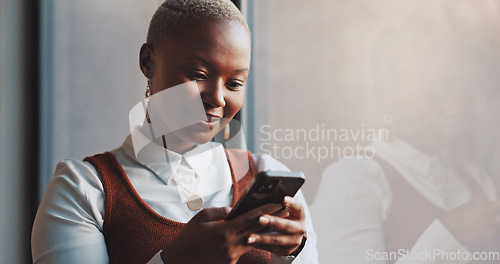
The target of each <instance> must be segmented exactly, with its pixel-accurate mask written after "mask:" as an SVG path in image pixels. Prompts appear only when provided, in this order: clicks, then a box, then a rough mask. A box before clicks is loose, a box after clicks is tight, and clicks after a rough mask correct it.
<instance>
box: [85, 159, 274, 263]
mask: <svg viewBox="0 0 500 264" xmlns="http://www.w3.org/2000/svg"><path fill="white" fill-rule="evenodd" d="M226 155H227V157H228V162H229V167H230V169H231V177H232V179H233V186H232V193H233V196H232V201H231V206H234V205H235V204H236V202H237V201H238V199H239V197H240V196H241V195H242V194H243V193H244V191H245V188H246V187H247V185H248V184H249V183H250V181H251V180H252V178H253V177H255V175H256V168H255V162H254V160H253V157H252V155H251V154H250V152H246V151H241V150H235V149H233V150H226ZM84 161H88V162H90V164H92V165H93V166H94V168H95V169H96V171H97V173H98V174H99V177H100V179H101V182H102V184H103V187H104V224H103V234H104V238H105V241H106V247H107V250H108V255H109V260H110V263H146V262H148V261H149V260H150V259H151V258H152V257H153V256H154V255H155V254H156V253H158V252H159V251H160V250H162V249H163V248H164V247H165V246H166V245H167V244H168V243H170V242H171V241H172V240H173V239H174V238H175V237H176V236H177V235H178V234H179V232H180V231H181V229H182V228H183V227H184V226H185V224H184V223H181V222H176V221H173V220H170V219H168V218H165V217H163V216H161V215H159V214H158V213H156V212H155V211H154V210H153V209H151V207H149V206H148V205H147V204H146V202H144V200H142V199H141V197H140V196H139V194H138V193H137V192H136V191H135V189H134V188H133V186H132V184H131V182H130V181H129V179H128V177H127V175H126V174H125V172H124V170H123V168H122V167H121V165H120V164H119V163H118V161H117V160H116V159H115V157H114V156H113V155H112V154H111V153H110V152H106V153H103V154H97V155H95V156H92V157H86V158H85V159H84ZM247 161H248V162H247ZM237 179H239V180H237ZM238 263H239V264H252V263H271V253H270V252H267V251H264V250H258V249H253V250H252V251H250V252H248V253H246V254H244V255H242V256H241V257H240V259H239V261H238Z"/></svg>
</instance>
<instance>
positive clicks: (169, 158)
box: [32, 0, 316, 263]
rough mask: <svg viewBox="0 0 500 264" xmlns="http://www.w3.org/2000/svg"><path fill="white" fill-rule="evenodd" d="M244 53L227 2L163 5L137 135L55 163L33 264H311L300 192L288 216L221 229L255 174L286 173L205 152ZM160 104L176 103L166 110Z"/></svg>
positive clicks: (252, 217) (240, 86)
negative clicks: (144, 110)
mask: <svg viewBox="0 0 500 264" xmlns="http://www.w3.org/2000/svg"><path fill="white" fill-rule="evenodd" d="M250 43H251V42H250V34H249V30H248V26H247V24H246V22H245V20H244V19H243V17H242V15H241V13H239V11H238V9H237V8H236V7H235V6H234V5H233V4H232V3H231V2H230V1H215V0H204V1H195V0H183V1H178V0H177V1H176V0H172V1H169V0H167V1H166V2H165V3H163V4H162V5H161V6H160V8H159V9H158V10H157V11H156V13H155V15H154V16H153V18H152V21H151V24H150V28H149V32H148V37H147V43H146V44H144V45H143V46H142V48H141V51H140V68H141V70H142V72H143V74H144V76H145V77H146V78H147V79H148V87H147V91H146V96H147V97H148V98H147V100H146V102H147V103H148V106H147V114H146V116H145V117H143V120H144V122H143V125H142V126H139V127H136V128H135V129H134V130H133V131H132V135H131V136H129V137H128V138H127V139H126V140H125V142H124V143H123V145H122V146H120V147H118V148H117V149H115V150H112V151H111V152H108V153H104V154H100V155H96V156H93V157H87V158H86V159H85V161H84V162H80V161H75V160H66V161H63V162H61V163H59V164H58V167H57V169H56V173H55V176H54V178H53V179H52V181H51V183H50V184H49V187H48V189H47V191H46V193H45V195H44V198H43V200H42V204H41V205H40V208H39V211H38V214H37V217H36V220H35V224H34V227H33V238H32V246H33V259H34V262H35V263H108V262H111V263H144V262H147V261H149V263H271V261H273V262H274V261H276V262H285V263H286V262H291V261H293V262H294V263H315V262H316V250H315V235H314V230H313V229H312V225H311V222H310V218H309V213H308V209H307V207H306V203H305V201H304V198H303V196H302V194H301V193H299V194H298V195H297V196H296V198H291V197H287V198H285V200H284V201H283V206H285V207H286V209H285V210H281V208H282V205H276V204H274V205H273V204H269V205H265V206H262V207H259V208H257V209H255V210H252V211H250V212H248V213H246V214H244V215H242V216H240V217H237V218H235V219H234V220H230V221H223V220H224V218H225V216H226V215H227V214H228V212H229V210H230V209H229V208H228V206H233V205H234V204H235V202H236V201H237V199H238V198H239V196H241V193H242V191H243V190H244V188H245V187H246V185H248V183H249V180H250V179H251V178H252V177H253V176H254V175H255V174H256V172H257V171H259V170H269V169H271V170H284V169H286V168H285V167H284V166H283V165H282V164H281V163H279V162H277V161H276V160H274V159H272V158H270V157H269V156H262V155H251V154H247V153H246V152H242V151H235V150H224V149H223V148H222V147H221V146H220V145H219V144H216V143H214V142H211V141H210V140H211V139H212V138H213V137H214V135H216V134H217V133H218V132H219V131H222V130H223V129H228V128H227V127H228V123H229V121H230V120H231V119H232V118H233V117H234V115H235V114H236V113H237V112H238V111H239V110H240V109H241V107H242V104H243V101H244V84H245V81H246V79H247V77H248V70H249V66H250V52H251V44H250ZM177 91H180V92H177ZM166 94H168V95H169V96H170V95H176V96H179V95H180V96H181V97H177V98H174V99H173V100H172V96H170V101H169V102H170V103H171V104H169V105H162V104H161V102H165V101H163V100H164V96H165V95H166ZM158 98H160V99H158ZM184 101H185V102H199V103H200V104H198V105H197V106H196V104H194V105H190V104H184V105H190V106H193V107H189V108H183V107H182V105H183V103H179V102H184ZM163 106H164V107H165V108H162V107H163ZM173 106H178V107H173ZM201 106H203V107H201ZM196 107H201V108H196ZM194 108H196V109H194ZM165 109H167V110H165ZM199 109H201V111H202V112H201V115H200V111H199ZM186 120H189V121H186ZM159 122H164V123H165V124H158V123H159ZM163 125H164V126H163ZM158 127H159V129H158ZM159 131H161V132H162V133H160V134H158V132H159ZM155 132H156V133H155ZM226 134H227V133H226ZM155 135H158V136H155ZM139 139H146V141H148V140H149V141H150V142H149V143H147V144H143V145H141V144H139V143H138V142H139V141H140V140H139ZM142 142H144V141H142ZM262 227H271V228H272V230H273V231H274V232H273V233H258V232H257V231H258V230H260V229H262ZM306 233H307V239H306V237H305V234H306ZM271 253H272V254H271ZM276 256H280V257H276Z"/></svg>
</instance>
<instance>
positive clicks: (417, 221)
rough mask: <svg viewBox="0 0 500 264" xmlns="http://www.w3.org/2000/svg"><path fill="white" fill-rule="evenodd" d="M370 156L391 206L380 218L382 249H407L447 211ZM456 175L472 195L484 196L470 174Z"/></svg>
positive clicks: (381, 162) (396, 250)
mask: <svg viewBox="0 0 500 264" xmlns="http://www.w3.org/2000/svg"><path fill="white" fill-rule="evenodd" d="M374 159H375V161H377V163H378V164H379V165H380V166H381V167H382V170H383V171H384V173H385V175H386V177H387V181H388V182H389V186H390V188H391V191H392V194H393V197H392V205H391V209H390V212H389V214H388V215H387V217H386V219H385V221H384V230H385V232H384V235H385V250H386V252H398V250H399V249H404V250H410V249H411V248H412V247H413V245H414V244H415V242H417V239H418V238H419V237H420V235H421V234H422V233H423V232H424V231H425V229H427V227H428V226H429V225H430V224H431V223H432V222H433V221H434V220H435V219H437V218H440V217H442V216H444V215H445V214H447V213H448V212H446V211H445V210H443V209H441V208H439V207H438V206H436V205H435V204H433V203H432V202H431V201H429V200H428V199H427V198H425V197H424V196H423V195H422V194H421V193H420V192H419V191H418V190H417V189H415V187H413V186H412V185H411V184H409V183H408V182H407V181H406V179H405V178H403V176H401V174H400V173H399V172H398V171H397V170H396V169H395V168H394V167H393V166H392V165H390V164H389V163H387V162H386V161H384V160H382V159H380V158H378V157H375V158H374ZM458 177H460V178H461V179H462V180H463V182H464V183H465V185H466V186H467V187H468V189H469V190H470V191H471V193H472V195H473V198H475V199H476V200H477V199H485V195H484V192H483V191H482V190H481V188H480V187H479V186H478V184H477V183H476V182H475V181H474V179H472V178H471V176H470V175H463V174H462V173H459V174H458ZM394 262H395V260H391V261H389V263H394ZM471 263H472V262H471Z"/></svg>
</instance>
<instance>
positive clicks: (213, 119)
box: [207, 116, 220, 123]
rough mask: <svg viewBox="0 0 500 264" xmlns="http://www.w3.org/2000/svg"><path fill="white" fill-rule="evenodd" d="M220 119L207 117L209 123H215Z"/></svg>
mask: <svg viewBox="0 0 500 264" xmlns="http://www.w3.org/2000/svg"><path fill="white" fill-rule="evenodd" d="M219 119H220V117H215V116H208V117H207V120H208V122H209V123H215V122H217V121H219Z"/></svg>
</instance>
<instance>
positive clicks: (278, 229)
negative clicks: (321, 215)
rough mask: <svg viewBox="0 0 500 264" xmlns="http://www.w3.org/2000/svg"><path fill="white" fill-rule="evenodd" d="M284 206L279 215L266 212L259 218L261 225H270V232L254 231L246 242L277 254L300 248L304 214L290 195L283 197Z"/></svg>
mask: <svg viewBox="0 0 500 264" xmlns="http://www.w3.org/2000/svg"><path fill="white" fill-rule="evenodd" d="M283 205H284V206H285V207H286V209H285V210H284V212H283V213H281V214H279V215H271V214H266V215H263V216H261V217H260V218H259V223H260V224H261V225H262V226H266V227H271V233H265V234H262V233H257V234H256V233H254V234H251V235H250V236H249V238H248V243H249V244H252V245H254V246H255V247H256V248H260V249H264V250H267V251H270V252H273V253H274V254H277V255H279V256H288V255H290V254H292V253H298V252H295V251H297V250H298V249H299V248H300V245H301V244H302V240H303V239H304V234H305V233H306V228H305V226H306V224H305V221H306V214H305V212H304V207H303V206H302V204H301V203H300V202H298V201H297V200H295V199H293V198H292V197H289V196H287V197H285V199H284V200H283Z"/></svg>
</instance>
